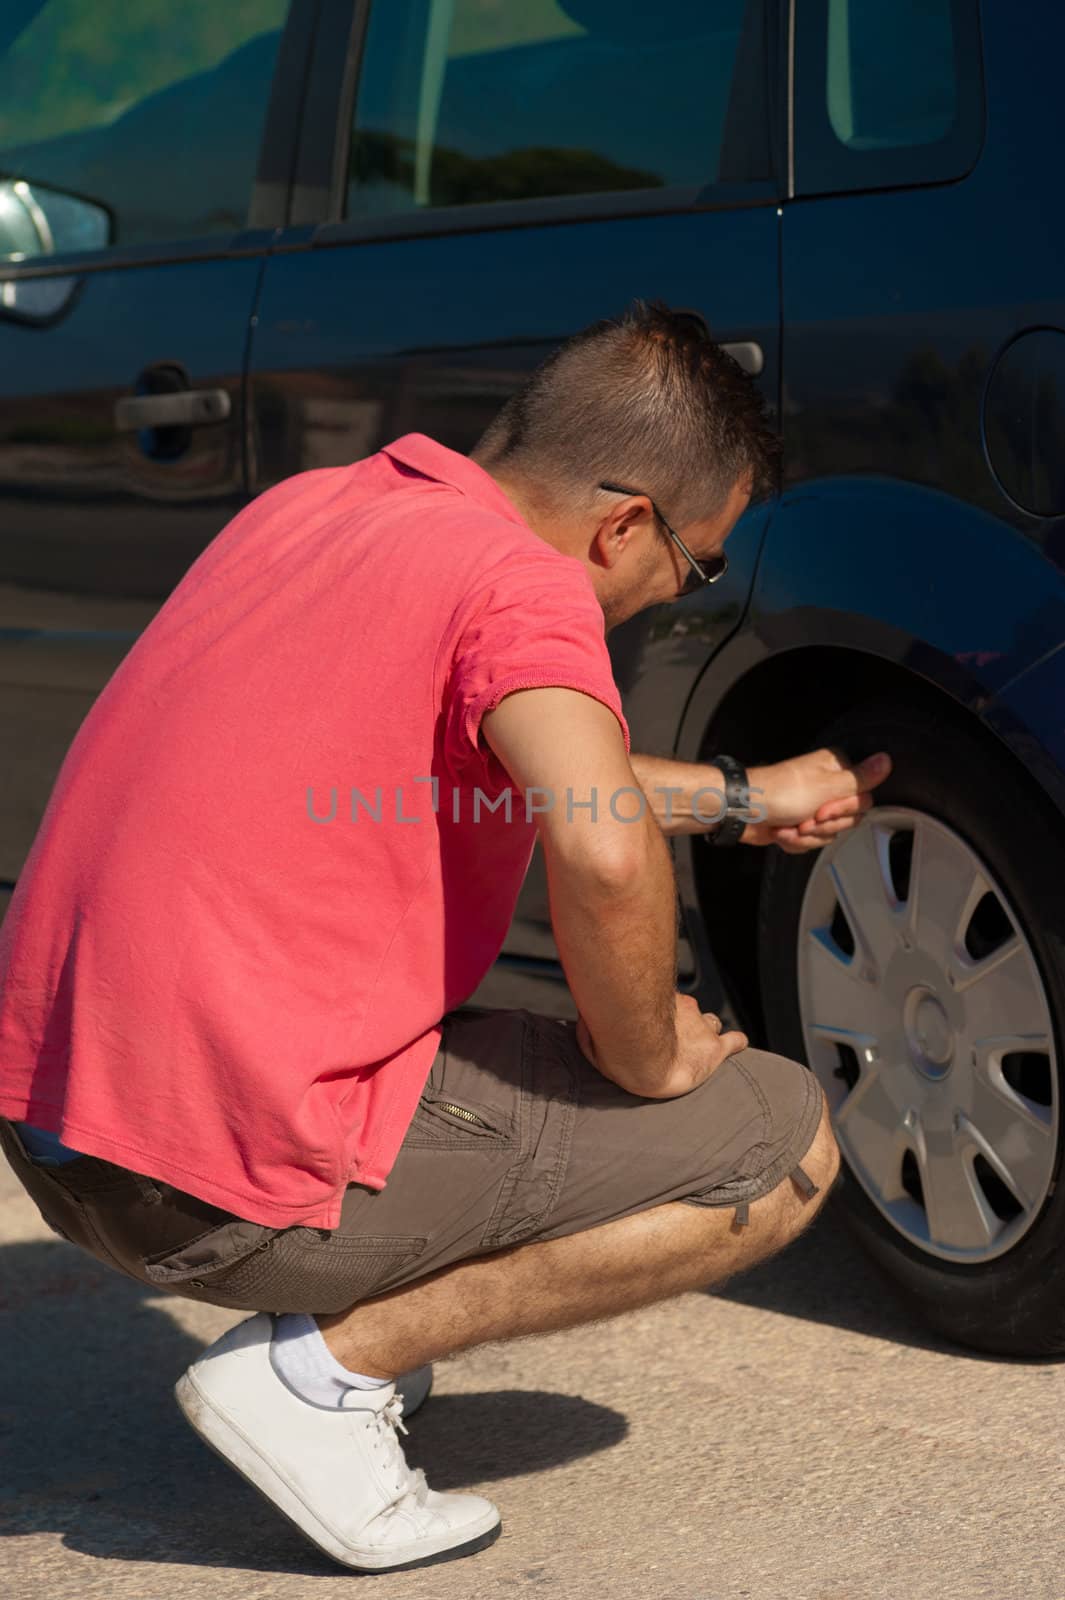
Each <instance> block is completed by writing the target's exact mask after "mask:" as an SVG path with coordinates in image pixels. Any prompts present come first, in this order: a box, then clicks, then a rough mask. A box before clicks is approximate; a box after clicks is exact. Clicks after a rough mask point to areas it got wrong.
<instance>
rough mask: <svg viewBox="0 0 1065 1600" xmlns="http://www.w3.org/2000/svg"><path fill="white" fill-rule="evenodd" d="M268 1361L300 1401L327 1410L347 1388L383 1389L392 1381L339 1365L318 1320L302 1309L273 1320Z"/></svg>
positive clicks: (287, 1312)
mask: <svg viewBox="0 0 1065 1600" xmlns="http://www.w3.org/2000/svg"><path fill="white" fill-rule="evenodd" d="M270 1363H271V1365H272V1366H273V1369H274V1371H275V1372H276V1373H277V1375H278V1377H279V1378H280V1379H281V1380H282V1382H283V1383H286V1384H287V1385H288V1387H289V1388H290V1389H291V1390H292V1391H293V1392H294V1393H295V1394H298V1395H299V1397H300V1399H301V1400H307V1401H309V1403H310V1404H311V1405H312V1406H325V1407H327V1408H328V1409H329V1410H330V1411H334V1410H336V1408H337V1407H338V1406H339V1405H340V1403H341V1401H342V1400H343V1398H344V1395H345V1393H346V1392H347V1390H348V1389H382V1388H384V1386H385V1384H386V1383H390V1382H391V1379H389V1378H368V1377H366V1375H365V1374H364V1373H362V1372H349V1371H348V1369H347V1367H342V1366H341V1365H340V1362H339V1361H338V1360H337V1358H336V1356H334V1355H333V1353H332V1351H331V1350H330V1349H329V1346H328V1345H327V1344H326V1342H325V1340H324V1339H323V1338H322V1330H321V1329H320V1328H319V1326H318V1324H317V1322H315V1320H314V1318H313V1317H312V1316H310V1315H309V1314H308V1313H307V1312H304V1311H286V1312H284V1313H283V1314H282V1315H281V1316H279V1317H278V1318H277V1320H276V1321H275V1323H274V1336H273V1338H272V1339H271V1341H270Z"/></svg>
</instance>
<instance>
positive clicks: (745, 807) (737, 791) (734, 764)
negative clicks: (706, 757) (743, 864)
mask: <svg viewBox="0 0 1065 1600" xmlns="http://www.w3.org/2000/svg"><path fill="white" fill-rule="evenodd" d="M714 765H715V766H716V767H717V768H718V769H719V770H720V772H721V775H722V777H723V778H724V780H725V805H726V807H727V808H728V809H727V810H726V812H725V815H724V817H723V818H722V819H721V821H720V822H719V823H718V825H717V827H716V828H715V829H714V831H713V833H711V834H708V835H707V838H708V840H709V842H710V844H712V845H715V846H716V847H717V848H718V849H721V848H723V847H726V848H727V847H728V846H729V845H734V844H739V842H740V839H741V837H742V835H743V832H744V829H745V828H746V827H747V823H748V821H749V817H748V815H747V813H748V812H749V810H750V805H751V790H750V786H749V784H748V781H747V768H746V767H745V766H744V765H743V763H742V761H737V760H736V758H735V756H724V755H715V757H714ZM737 813H740V814H739V815H738V814H737Z"/></svg>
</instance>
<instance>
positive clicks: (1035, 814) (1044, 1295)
mask: <svg viewBox="0 0 1065 1600" xmlns="http://www.w3.org/2000/svg"><path fill="white" fill-rule="evenodd" d="M814 743H815V745H816V746H821V745H830V746H833V747H835V748H837V749H841V750H843V751H845V752H846V753H847V755H848V756H849V757H850V758H851V759H853V760H858V759H860V758H861V757H863V756H866V755H870V754H872V753H873V752H874V751H876V750H887V751H888V752H889V753H890V755H891V756H892V759H893V762H894V770H893V771H892V774H891V777H890V778H889V780H888V781H887V782H886V783H885V784H883V785H882V786H881V787H880V788H879V789H878V790H877V793H876V804H878V805H880V804H883V805H903V806H909V807H912V808H913V809H915V810H918V811H922V812H925V813H926V814H928V815H930V816H932V817H936V818H939V819H940V820H941V821H943V822H945V823H946V824H947V825H948V826H949V827H951V828H953V829H954V831H955V832H956V833H958V834H961V835H962V836H963V837H964V838H965V839H966V841H967V843H968V844H969V846H970V847H971V848H972V849H973V850H974V851H975V852H976V854H977V855H978V856H979V857H980V858H981V859H982V860H983V861H984V862H985V863H986V864H987V867H988V869H989V870H990V872H991V873H992V874H993V876H994V877H995V878H996V879H997V881H998V882H999V884H1000V885H1001V886H1002V889H1003V891H1004V892H1005V894H1006V895H1007V896H1008V897H1009V899H1010V901H1011V902H1012V906H1013V909H1014V912H1015V914H1016V916H1017V918H1018V920H1019V922H1020V925H1021V930H1022V932H1023V933H1024V935H1025V936H1026V938H1027V939H1028V942H1029V945H1030V947H1031V949H1032V952H1033V954H1034V956H1035V959H1036V962H1037V964H1038V966H1039V969H1040V973H1041V975H1042V979H1043V983H1044V986H1045V989H1046V994H1047V998H1048V1001H1049V1005H1050V1011H1051V1016H1052V1019H1053V1028H1054V1041H1055V1054H1056V1058H1057V1063H1058V1082H1057V1093H1058V1105H1059V1107H1062V1106H1065V1102H1063V1101H1062V1098H1061V1094H1062V1083H1061V1072H1062V1038H1063V1035H1065V937H1063V925H1065V916H1063V904H1065V900H1063V895H1062V887H1061V886H1062V884H1063V883H1065V826H1063V824H1062V822H1061V820H1060V819H1058V818H1057V817H1056V815H1055V813H1054V812H1053V810H1052V808H1051V807H1050V805H1049V802H1047V801H1046V799H1045V796H1043V795H1042V793H1041V791H1040V790H1039V789H1038V788H1037V786H1036V785H1035V783H1034V780H1033V779H1031V778H1030V777H1029V776H1028V775H1027V774H1026V773H1025V771H1024V769H1023V767H1022V766H1020V764H1019V763H1018V762H1016V761H1015V760H1014V759H1013V758H1012V757H1011V756H1010V755H1009V753H1008V752H1007V751H1005V750H1003V748H1002V747H1001V746H1000V745H998V744H997V743H996V742H995V741H994V739H993V738H992V736H991V735H989V734H988V733H987V732H985V731H984V730H983V729H982V728H981V727H980V725H979V723H977V722H976V720H975V719H974V718H971V717H970V718H966V717H965V715H964V713H959V714H958V715H957V716H954V715H948V716H947V717H946V718H944V719H942V720H941V719H940V718H939V717H932V716H929V715H928V713H927V711H924V710H918V709H913V708H910V707H907V706H905V705H902V704H899V705H895V704H891V703H886V702H882V703H878V704H876V705H873V706H870V707H869V708H868V709H867V710H865V711H863V712H862V713H851V714H848V715H847V716H846V717H845V718H843V719H841V720H839V721H838V722H835V723H833V724H831V725H830V726H828V727H826V728H825V729H823V730H822V732H821V733H820V734H819V735H818V737H817V739H816V741H814ZM815 859H816V855H815V854H810V855H801V856H790V855H786V854H785V853H784V852H782V851H780V850H771V851H769V852H768V857H767V861H766V868H765V873H764V876H763V880H762V889H761V896H760V902H759V914H758V964H759V982H760V987H761V994H762V1003H763V1008H764V1015H765V1023H766V1030H767V1033H768V1041H769V1045H770V1048H771V1049H773V1050H776V1051H779V1052H780V1053H781V1054H784V1055H790V1056H793V1057H795V1058H797V1059H799V1060H804V1059H805V1044H804V1040H803V1034H802V1025H801V1019H800V1010H799V994H798V979H797V970H796V948H797V933H798V925H799V917H800V910H801V906H802V899H803V894H804V892H805V889H806V884H807V881H808V879H809V877H810V873H811V872H812V870H813V865H814V861H815ZM1062 1127H1065V1114H1063V1115H1062V1116H1061V1117H1060V1118H1059V1136H1058V1151H1057V1155H1056V1158H1055V1166H1054V1176H1053V1182H1052V1184H1051V1188H1050V1193H1049V1195H1048V1197H1047V1199H1046V1200H1045V1202H1044V1204H1043V1207H1042V1209H1041V1211H1040V1212H1039V1214H1038V1216H1037V1217H1036V1219H1035V1221H1034V1222H1033V1223H1032V1225H1031V1226H1030V1227H1029V1229H1028V1231H1027V1232H1026V1233H1025V1234H1024V1235H1023V1236H1022V1237H1021V1238H1020V1239H1019V1240H1018V1242H1017V1244H1016V1245H1015V1246H1014V1247H1013V1248H1012V1249H1011V1250H1008V1251H1007V1252H1005V1253H1004V1254H1003V1255H1001V1256H999V1257H997V1258H995V1259H992V1260H990V1261H987V1262H983V1263H980V1264H978V1265H962V1264H958V1263H954V1262H950V1261H946V1260H943V1259H941V1258H940V1257H937V1256H934V1255H932V1254H931V1253H929V1252H926V1251H923V1250H921V1248H920V1247H919V1245H917V1244H916V1243H914V1242H913V1241H912V1240H909V1239H907V1238H905V1237H904V1236H903V1235H902V1234H901V1233H899V1232H898V1231H897V1230H896V1229H895V1228H894V1227H892V1225H891V1223H890V1222H888V1221H887V1219H886V1218H885V1217H884V1216H883V1214H882V1213H881V1212H880V1210H879V1209H878V1208H877V1207H876V1205H874V1203H873V1202H872V1200H871V1199H870V1198H869V1197H868V1195H867V1194H866V1193H865V1191H864V1189H863V1188H862V1187H861V1185H860V1184H859V1183H858V1182H857V1180H856V1179H855V1178H854V1177H853V1176H852V1175H851V1174H850V1173H849V1171H848V1170H847V1167H846V1164H845V1163H844V1168H843V1172H842V1174H841V1178H840V1183H839V1189H838V1194H837V1196H835V1197H834V1202H833V1203H834V1204H835V1205H836V1207H837V1209H838V1210H841V1211H842V1213H843V1215H844V1217H845V1218H846V1220H847V1222H848V1223H849V1225H850V1226H851V1228H852V1229H853V1231H854V1233H855V1234H856V1235H857V1237H858V1239H859V1241H860V1242H861V1244H862V1245H863V1246H864V1248H865V1249H866V1250H867V1251H868V1253H869V1254H870V1256H872V1258H873V1259H874V1261H875V1262H876V1263H877V1264H878V1266H879V1267H880V1268H881V1269H882V1270H883V1271H884V1272H886V1273H887V1275H888V1276H889V1278H890V1279H891V1280H892V1282H893V1283H894V1285H895V1286H896V1287H897V1289H898V1290H899V1291H901V1293H902V1296H903V1298H904V1299H905V1300H906V1301H908V1302H909V1304H910V1305H911V1307H912V1308H913V1309H914V1310H915V1311H916V1312H917V1313H918V1315H919V1316H920V1317H921V1318H922V1319H923V1320H924V1321H925V1322H926V1323H927V1324H929V1325H930V1326H931V1327H933V1328H934V1329H935V1330H936V1331H937V1332H939V1333H941V1334H943V1335H945V1336H946V1337H948V1338H950V1339H953V1340H956V1341H957V1342H958V1343H960V1344H964V1345H967V1346H969V1347H971V1348H973V1349H976V1350H981V1351H986V1352H991V1353H995V1354H999V1355H1010V1356H1029V1357H1031V1356H1042V1357H1047V1356H1061V1355H1065V1184H1059V1177H1060V1171H1061V1158H1062V1143H1063V1137H1062V1131H1061V1130H1062Z"/></svg>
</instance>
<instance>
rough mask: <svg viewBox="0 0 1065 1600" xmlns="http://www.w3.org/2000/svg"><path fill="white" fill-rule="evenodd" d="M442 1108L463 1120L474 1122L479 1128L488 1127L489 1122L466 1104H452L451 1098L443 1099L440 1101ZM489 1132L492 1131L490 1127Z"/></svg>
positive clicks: (450, 1114)
mask: <svg viewBox="0 0 1065 1600" xmlns="http://www.w3.org/2000/svg"><path fill="white" fill-rule="evenodd" d="M440 1110H441V1111H446V1112H447V1113H448V1115H449V1116H452V1117H459V1118H460V1119H461V1121H463V1122H472V1123H474V1124H475V1125H476V1126H477V1127H478V1128H487V1127H488V1124H487V1122H485V1120H484V1118H483V1117H479V1116H478V1115H477V1113H476V1112H475V1111H467V1110H466V1107H465V1106H456V1105H452V1103H451V1102H450V1101H449V1100H442V1101H441V1102H440ZM489 1132H491V1130H490V1129H489Z"/></svg>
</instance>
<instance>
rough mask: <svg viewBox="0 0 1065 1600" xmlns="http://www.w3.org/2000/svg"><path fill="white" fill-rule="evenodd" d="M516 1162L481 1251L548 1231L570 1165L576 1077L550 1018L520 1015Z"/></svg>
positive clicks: (509, 1173)
mask: <svg viewBox="0 0 1065 1600" xmlns="http://www.w3.org/2000/svg"><path fill="white" fill-rule="evenodd" d="M522 1015H523V1026H522V1041H521V1099H520V1104H519V1110H518V1129H519V1143H518V1150H517V1155H516V1159H515V1160H514V1162H513V1164H512V1166H511V1168H510V1171H509V1172H508V1173H507V1176H506V1178H505V1179H504V1181H503V1184H502V1187H501V1188H500V1191H499V1196H498V1198H497V1200H496V1204H495V1207H494V1209H493V1211H492V1215H491V1217H490V1218H489V1221H488V1226H487V1228H486V1229H485V1232H484V1237H483V1239H482V1241H481V1244H482V1248H483V1249H485V1250H499V1249H502V1248H504V1247H506V1246H508V1245H515V1244H522V1243H524V1242H525V1241H526V1240H527V1239H530V1238H532V1237H533V1236H534V1235H535V1234H536V1233H537V1231H538V1230H542V1229H545V1228H546V1227H547V1226H548V1223H549V1220H550V1217H551V1214H552V1212H553V1211H554V1209H555V1207H556V1205H557V1204H558V1199H559V1196H560V1194H561V1192H562V1186H563V1184H564V1182H565V1178H566V1168H567V1166H568V1164H569V1156H570V1147H571V1145H572V1143H573V1128H574V1123H575V1121H576V1116H577V1076H576V1073H575V1071H574V1068H573V1062H572V1060H570V1059H568V1058H567V1056H566V1052H565V1039H566V1037H567V1036H566V1035H565V1034H563V1033H562V1032H561V1031H560V1030H559V1028H558V1024H557V1022H556V1021H555V1019H554V1018H551V1017H542V1016H540V1015H539V1014H538V1013H537V1012H523V1013H522Z"/></svg>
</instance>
